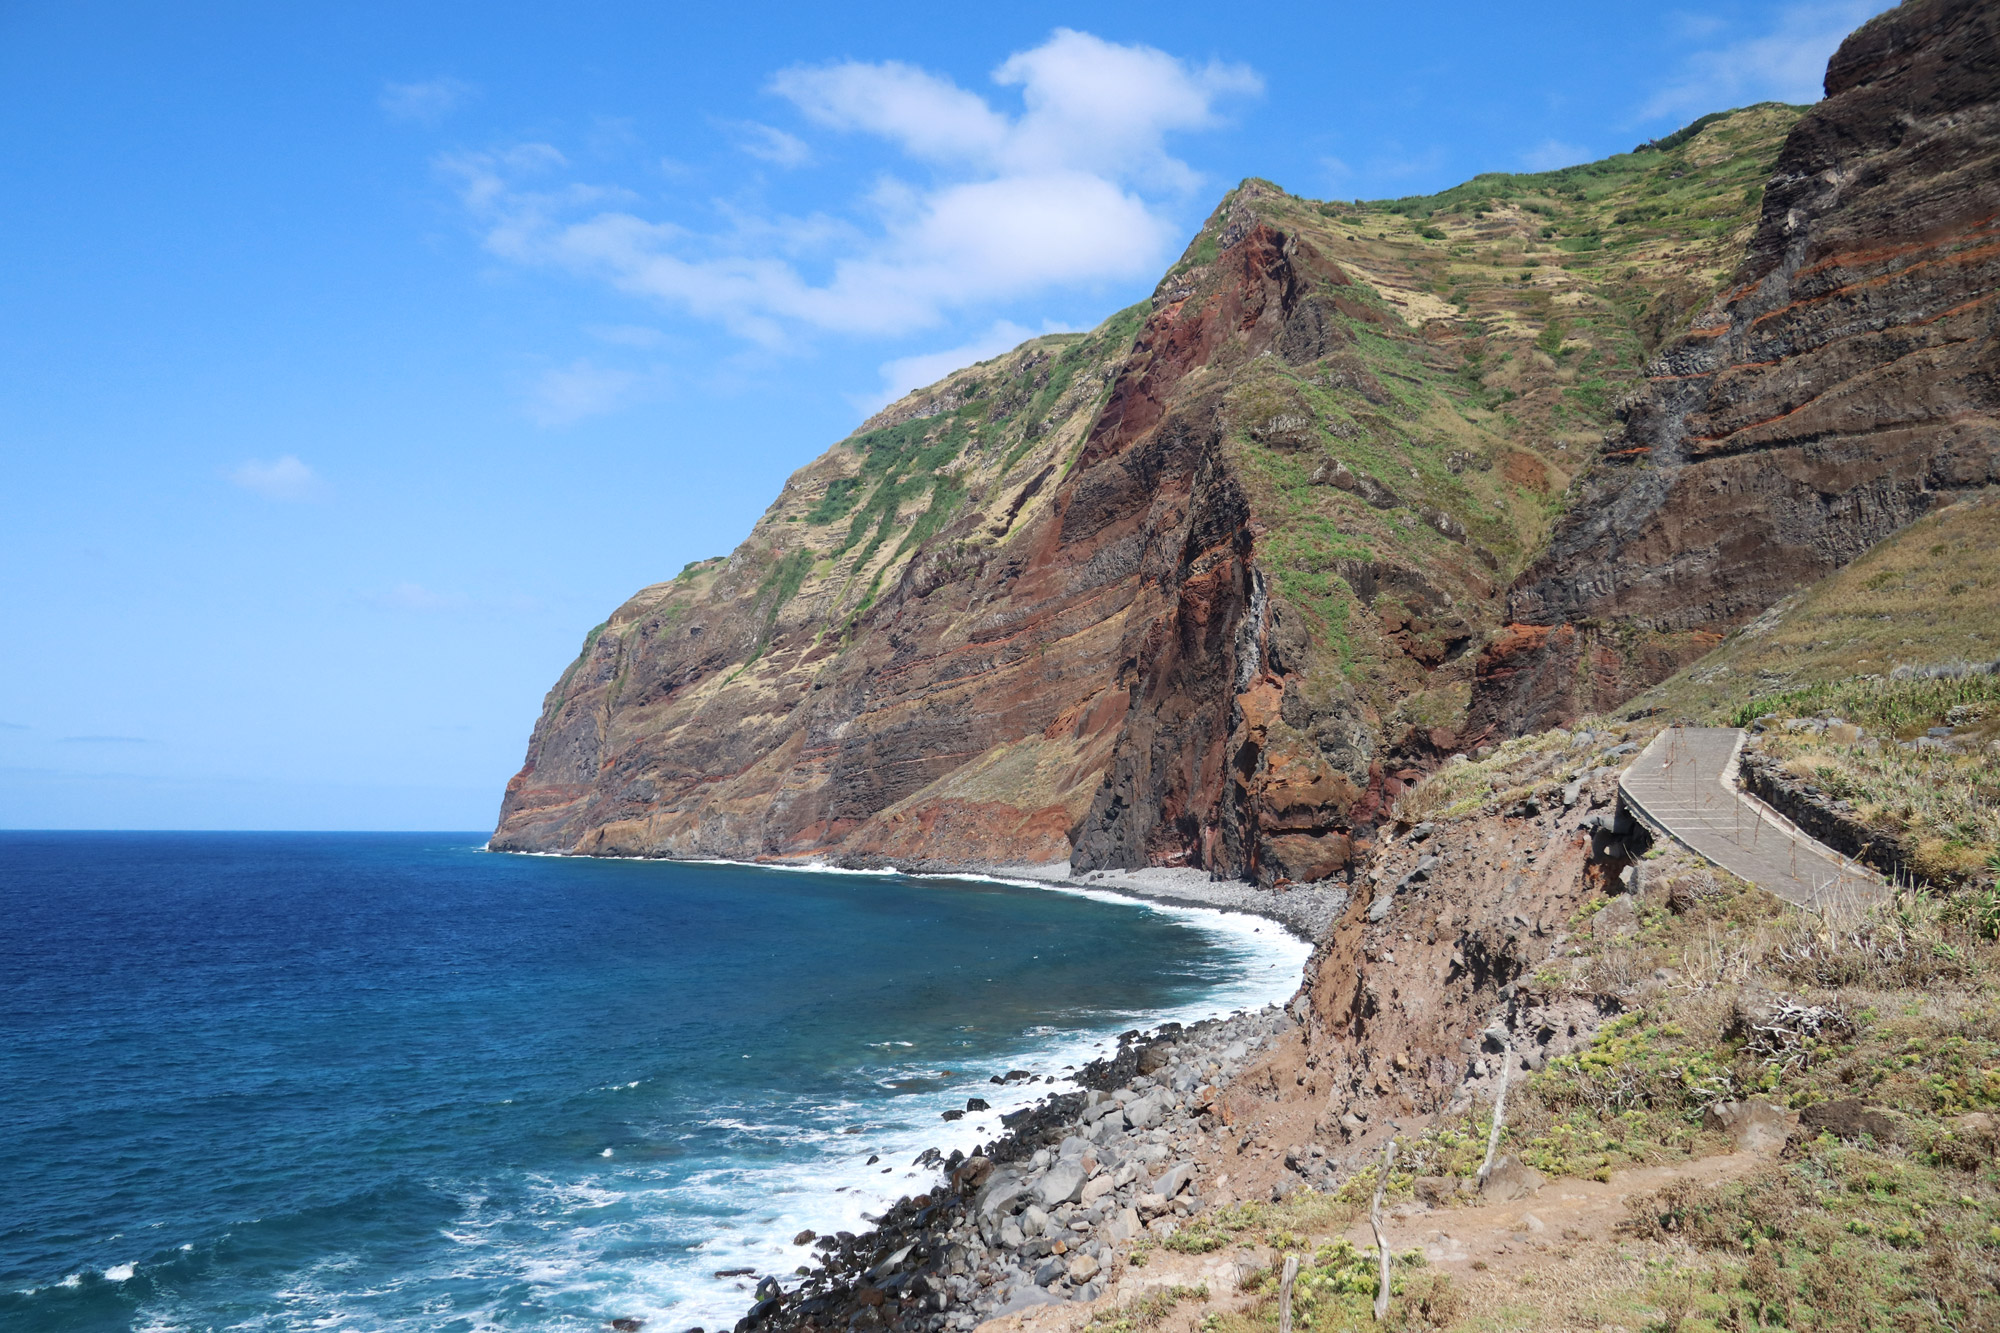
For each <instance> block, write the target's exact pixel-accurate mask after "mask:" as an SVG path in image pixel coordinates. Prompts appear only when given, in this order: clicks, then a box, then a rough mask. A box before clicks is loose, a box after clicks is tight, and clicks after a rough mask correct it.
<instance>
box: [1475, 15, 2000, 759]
mask: <svg viewBox="0 0 2000 1333" xmlns="http://www.w3.org/2000/svg"><path fill="white" fill-rule="evenodd" d="M1826 94H1827V96H1826V100H1825V101H1823V102H1821V103H1819V104H1818V105H1817V106H1815V107H1814V108H1813V109H1812V110H1811V111H1809V112H1808V113H1807V114H1806V115H1805V117H1804V118H1803V119H1801V120H1800V121H1799V122H1798V124H1797V126H1796V127H1795V128H1794V129H1793V130H1792V131H1791V134H1790V135H1789V137H1788V138H1787V139H1786V141H1785V146H1784V149H1783V152H1782V153H1781V154H1780V156H1779V159H1778V164H1777V169H1776V173H1775V174H1774V175H1773V177H1772V178H1771V181H1770V183H1769V185H1768V187H1767V189H1766V191H1765V194H1764V201H1763V212H1762V216H1761V219H1760V222H1759V225H1758V227H1757V230H1756V232H1755V234H1754V235H1753V236H1752V238H1751V240H1750V243H1749V246H1748V249H1747V252H1746V254H1745V256H1744V259H1743V262H1742V265H1741V267H1740V269H1739V271H1738V273H1737V274H1736V277H1735V279H1734V281H1733V282H1732V283H1731V284H1730V286H1729V287H1728V289H1727V290H1726V291H1725V292H1724V293H1723V294H1722V295H1721V296H1720V297H1719V298H1718V299H1717V300H1715V301H1714V302H1713V303H1712V304H1711V305H1709V306H1708V308H1706V309H1705V310H1703V311H1701V312H1700V313H1699V314H1697V315H1696V317H1695V319H1694V327H1693V328H1691V329H1690V330H1689V331H1688V332H1687V333H1686V334H1684V335H1683V336H1682V337H1680V338H1679V339H1677V340H1676V341H1674V342H1673V343H1671V344H1670V345H1669V346H1668V347H1666V348H1665V350H1663V351H1662V352H1661V353H1660V354H1659V355H1658V356H1657V357H1656V358H1655V359H1654V361H1653V363H1652V365H1651V366H1650V367H1649V373H1648V383H1647V385H1646V387H1645V390H1644V391H1643V392H1642V393H1640V394H1638V395H1637V396H1636V397H1634V398H1633V399H1632V400H1631V401H1630V402H1629V403H1628V404H1627V405H1626V406H1625V407H1624V409H1623V411H1622V415H1623V417H1624V421H1625V425H1624V430H1623V432H1622V434H1620V435H1618V436H1616V437H1615V438H1614V439H1612V440H1611V441H1610V442H1609V443H1607V444H1606V446H1605V456H1604V458H1603V459H1602V461H1601V462H1600V464H1599V465H1598V467H1597V468H1596V469H1595V470H1594V471H1593V472H1592V473H1591V474H1589V475H1588V476H1587V478H1586V480H1585V482H1584V484H1583V485H1582V486H1581V487H1580V488H1579V491H1578V493H1577V494H1576V495H1575V496H1574V497H1573V498H1572V501H1571V504H1570V507H1569V509H1568V512H1567V513H1566V515H1565V516H1564V518H1563V520H1562V521H1561V523H1560V524H1559V525H1558V527H1557V529H1556V532H1555V534H1554V536H1553V538H1552V539H1551V541H1550V543H1549V545H1548V548H1547V550H1546V551H1545V552H1544V553H1543V554H1542V555H1541V556H1540V557H1539V558H1538V559H1537V560H1536V561H1535V562H1534V564H1533V565H1532V566H1531V567H1530V568H1529V569H1528V570H1527V571H1526V572H1525V573H1524V574H1522V576H1521V577H1520V578H1519V579H1518V581H1517V582H1516V583H1515V585H1514V588H1513V591H1512V593H1511V596H1510V598H1509V617H1510V620H1511V621H1512V622H1513V623H1512V624H1510V625H1509V626H1508V627H1507V628H1506V629H1505V631H1504V632H1502V633H1500V634H1499V635H1497V636H1495V637H1494V638H1493V639H1492V640H1491V641H1490V642H1489V643H1488V645H1487V646H1486V648H1485V650H1484V652H1483V653H1482V656H1481V659H1480V662H1479V666H1478V685H1477V690H1476V695H1475V700H1474V706H1473V716H1472V719H1471V729H1472V731H1473V733H1474V734H1475V735H1476V736H1487V735H1495V734H1501V735H1510V734H1521V733H1525V732H1529V731H1535V730H1538V729H1541V728H1544V727H1548V726H1553V725H1558V724H1560V723H1562V722H1564V721H1566V720H1568V719H1569V718H1572V717H1574V716H1576V715H1578V714H1579V713H1582V712H1586V711H1590V710H1603V709H1606V708H1609V707H1612V706H1615V705H1617V704H1618V703H1620V702H1622V701H1623V700H1625V699H1627V698H1629V697H1630V696H1631V695H1633V694H1635V693H1637V692H1638V691H1640V690H1641V689H1644V688H1645V687H1647V686H1650V685H1652V684H1654V683H1655V682H1657V681H1659V680H1661V679H1664V678H1665V677H1666V676H1668V675H1671V674H1672V673H1673V672H1674V671H1676V670H1678V669H1679V668H1681V667H1683V666H1685V665H1687V664H1688V663H1689V662H1691V661H1693V660H1694V659H1695V658H1698V657H1700V656H1701V655H1702V654H1703V653H1705V652H1707V651H1708V650H1709V649H1710V648H1712V647H1714V646H1715V644H1716V643H1718V642H1719V641H1720V639H1721V636H1722V635H1723V634H1724V633H1725V632H1727V631H1728V630H1730V629H1732V628H1734V627H1735V626H1737V625H1739V624H1742V623H1744V622H1745V621H1747V620H1749V619H1751V618H1753V617H1754V616H1756V615H1757V614H1758V613H1759V612H1760V611H1762V610H1763V609H1764V608H1766V607H1768V606H1770V605H1771V604H1772V603H1773V602H1775V601H1777V600H1778V598H1780V597H1781V596H1783V595H1785V594H1787V593H1789V592H1792V591H1794V590H1795V589H1798V588H1800V587H1802V586H1804V585H1806V584H1808V583H1810V582H1812V581H1814V580H1816V579H1819V578H1821V577H1823V576H1825V575H1826V574H1828V573H1829V572H1831V571H1833V570H1835V569H1837V568H1839V567H1840V566H1841V565H1844V564H1845V563H1846V562H1848V561H1849V560H1852V559H1854V558H1855V557H1856V556H1858V555H1860V554H1861V553H1862V552H1864V551H1866V550H1867V549H1868V548H1869V547H1870V546H1872V545H1873V544H1875V543H1876V542H1879V541H1881V540H1882V539H1883V538H1885V537H1887V536H1889V535H1890V534H1891V533H1893V532H1895V531H1896V530H1897V529H1899V528H1901V527H1902V526H1904V525H1905V524H1907V523H1909V522H1910V521H1911V520H1913V519H1915V518H1918V517H1921V516H1922V515H1923V514H1925V513H1926V512H1928V511H1929V510H1930V509H1931V508H1932V507H1933V506H1934V505H1935V504H1937V503H1938V500H1939V497H1940V496H1945V495H1949V494H1950V493H1952V492H1958V491H1964V490H1967V489H1970V488H1974V487H1980V486H1984V485H1987V484H1989V483H1991V482H1994V481H2000V338H1996V336H1995V335H1996V333H1997V332H2000V324H1997V323H1996V319H2000V315H1997V314H1996V312H2000V100H1997V99H2000V11H1996V10H1995V9H1994V7H1993V6H1992V5H1991V4H1988V3H1983V0H1910V2H1909V3H1905V4H1903V5H1901V6H1899V7H1898V8H1896V9H1893V10H1891V11H1889V12H1888V13H1886V14H1883V15H1881V16H1879V17H1877V18H1876V19H1874V20H1872V21H1871V22H1869V23H1868V24H1866V25H1865V26H1863V27H1862V28H1861V29H1859V30H1858V31H1856V32H1855V33H1854V34H1852V35H1851V36H1850V37H1849V38H1848V39H1847V41H1846V42H1845V43H1844V44H1843V45H1842V46H1841V48H1840V51H1839V53H1838V54H1836V55H1835V56H1834V58H1833V60H1832V62H1831V64H1830V65H1829V67H1828V69H1827V74H1826Z"/></svg>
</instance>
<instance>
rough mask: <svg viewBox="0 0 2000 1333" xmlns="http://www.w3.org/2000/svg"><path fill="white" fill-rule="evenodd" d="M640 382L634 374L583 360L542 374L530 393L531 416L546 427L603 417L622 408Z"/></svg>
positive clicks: (580, 359) (529, 408)
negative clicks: (587, 418)
mask: <svg viewBox="0 0 2000 1333" xmlns="http://www.w3.org/2000/svg"><path fill="white" fill-rule="evenodd" d="M640 379H641V376H639V375H637V374H635V373H634V372H632V371H629V370H617V369H613V368H611V367H607V366H598V365H593V364H592V363H591V362H590V361H589V360H588V359H587V358H579V359H578V360H576V361H574V362H571V363H570V364H569V365H567V366H563V367H560V368H556V369H551V370H545V371H543V372H542V374H541V377H540V378H539V379H537V380H536V381H535V384H534V387H533V388H532V389H531V390H530V391H529V395H528V415H529V417H530V418H532V419H533V420H534V421H535V423H536V424H537V425H542V426H567V425H569V424H570V423H571V422H574V421H581V420H583V419H584V418H585V417H595V416H602V415H604V414H605V413H606V412H613V411H616V410H617V409H618V408H620V407H622V406H623V405H624V404H625V402H626V399H627V397H628V395H629V394H630V393H631V391H632V390H633V389H634V388H635V387H636V386H637V385H638V384H639V382H640Z"/></svg>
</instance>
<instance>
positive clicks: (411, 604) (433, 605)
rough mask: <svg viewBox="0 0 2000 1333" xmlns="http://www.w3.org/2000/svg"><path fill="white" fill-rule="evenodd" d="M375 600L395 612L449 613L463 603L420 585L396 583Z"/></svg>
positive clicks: (460, 599)
mask: <svg viewBox="0 0 2000 1333" xmlns="http://www.w3.org/2000/svg"><path fill="white" fill-rule="evenodd" d="M375 600H376V601H378V602H380V603H381V604H382V605H383V606H387V607H391V608H393V609H395V610H397V611H450V610H453V609H455V608H457V607H458V606H459V605H460V604H461V602H462V601H463V599H462V598H458V597H451V596H447V595H446V594H444V593H438V592H432V591H431V590H430V589H429V588H426V587H425V586H424V585H423V584H421V583H398V584H397V585H396V586H395V587H393V588H391V589H389V590H388V591H387V592H385V593H383V594H381V595H380V596H379V597H378V598H376V599H375Z"/></svg>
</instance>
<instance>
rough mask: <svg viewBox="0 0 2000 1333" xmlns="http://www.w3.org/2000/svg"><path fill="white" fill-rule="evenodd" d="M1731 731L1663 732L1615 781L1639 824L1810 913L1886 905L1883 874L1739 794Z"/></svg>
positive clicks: (1736, 737) (1739, 738)
mask: <svg viewBox="0 0 2000 1333" xmlns="http://www.w3.org/2000/svg"><path fill="white" fill-rule="evenodd" d="M1742 748H1743V732H1742V731H1741V730H1740V729H1738V728H1736V727H1668V728H1667V729H1666V730H1665V731H1663V732H1661V733H1660V734H1659V735H1658V736H1656V737H1655V738H1654V739H1653V743H1652V744H1651V745H1648V746H1647V747H1646V748H1645V749H1644V750H1643V751H1641V752H1640V754H1639V757H1638V758H1637V759H1635V760H1633V761H1632V766H1631V767H1630V768H1628V769H1626V770H1625V771H1624V773H1622V774H1620V775H1619V778H1618V788H1619V790H1620V791H1621V792H1623V793H1624V796H1625V803H1626V805H1627V806H1629V807H1630V808H1631V809H1632V810H1633V811H1634V812H1635V813H1636V814H1637V815H1638V816H1639V817H1640V818H1641V819H1643V820H1644V821H1645V822H1646V823H1648V824H1650V825H1652V826H1653V828H1654V830H1655V831H1656V832H1663V833H1666V834H1667V835H1669V836H1670V837H1672V838H1674V839H1675V840H1677V841H1679V842H1681V843H1684V844H1686V845H1687V846H1688V847H1690V848H1692V849H1693V850H1694V851H1696V852H1698V853H1700V854H1701V855H1702V856H1705V857H1707V858H1708V859H1709V860H1710V861H1713V862H1714V863H1715V864H1716V865H1719V866H1721V867H1722V868H1723V869H1724V870H1727V871H1728V872H1729V873H1730V874H1732V875H1735V876H1736V877H1737V878H1738V879H1747V880H1749V881H1750V882H1751V883H1752V884H1756V885H1758V886H1760V887H1762V888H1765V889H1769V890H1770V891H1771V892H1772V893H1775V894H1777V895H1778V896H1779V897H1780V898H1783V899H1785V900H1787V901H1788V902H1794V903H1797V904H1798V905H1799V906H1801V907H1810V908H1812V909H1813V910H1814V911H1825V910H1826V909H1827V908H1830V907H1842V908H1846V909H1848V910H1854V909H1858V908H1863V907H1867V906H1868V905H1870V904H1872V903H1877V902H1881V901H1883V900H1885V899H1886V898H1888V896H1889V890H1888V887H1887V886H1886V885H1885V884H1884V883H1883V882H1882V879H1881V877H1880V876H1878V875H1877V874H1875V872H1874V871H1872V870H1870V869H1868V867H1866V866H1864V865H1862V864H1860V863H1859V862H1857V861H1852V860H1849V859H1848V858H1846V857H1844V856H1842V855H1840V854H1839V853H1838V852H1836V851H1834V850H1833V849H1832V848H1830V847H1828V846H1826V845H1825V844H1824V843H1821V842H1816V841H1814V840H1813V839H1812V838H1809V837H1807V836H1806V835H1805V834H1803V833H1801V832H1799V830H1798V829H1796V828H1794V827H1793V826H1792V825H1791V824H1790V823H1789V822H1788V821H1785V820H1783V819H1781V818H1780V817H1779V816H1778V815H1777V814H1775V813H1774V812H1773V811H1772V810H1771V809H1770V807H1769V806H1766V805H1765V804H1764V803H1763V802H1761V801H1755V800H1752V799H1750V798H1749V797H1746V796H1745V795H1744V794H1743V793H1742V792H1740V791H1738V790H1737V788H1736V757H1737V754H1738V753H1739V752H1740V751H1741V750H1742Z"/></svg>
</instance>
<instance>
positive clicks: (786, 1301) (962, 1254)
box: [736, 886, 1296, 1333]
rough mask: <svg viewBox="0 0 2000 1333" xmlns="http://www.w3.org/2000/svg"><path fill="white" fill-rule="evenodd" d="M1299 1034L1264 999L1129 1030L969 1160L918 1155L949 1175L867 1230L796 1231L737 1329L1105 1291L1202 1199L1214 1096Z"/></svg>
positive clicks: (931, 1326) (958, 1322) (991, 1308)
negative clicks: (1132, 1258)
mask: <svg viewBox="0 0 2000 1333" xmlns="http://www.w3.org/2000/svg"><path fill="white" fill-rule="evenodd" d="M1093 887H1095V886H1093ZM1295 1028H1296V1024H1295V1022H1294V1020H1293V1018H1292V1017H1291V1016H1290V1015H1289V1014H1288V1013H1286V1012H1285V1011H1284V1010H1283V1009H1281V1008H1279V1007H1278V1006H1276V1005H1271V1006H1267V1007H1265V1008H1263V1009H1258V1010H1253V1011H1249V1012H1245V1013H1238V1014H1235V1015H1232V1016H1230V1017H1228V1018H1221V1019H1211V1020H1208V1021H1205V1022H1201V1023H1196V1024H1192V1025H1189V1026H1187V1027H1182V1026H1180V1025H1178V1024H1166V1025H1164V1026H1162V1027H1161V1028H1160V1029H1158V1030H1157V1031H1156V1032H1153V1033H1151V1034H1142V1033H1139V1032H1128V1033H1126V1034H1124V1035H1123V1036H1122V1037H1120V1039H1119V1044H1118V1053H1117V1054H1116V1055H1115V1056H1112V1057H1109V1058H1107V1059H1101V1060H1095V1061H1092V1062H1091V1063H1090V1064H1089V1065H1086V1066H1084V1067H1083V1068H1082V1069H1080V1070H1078V1071H1077V1072H1076V1073H1075V1074H1074V1075H1073V1076H1072V1077H1073V1080H1074V1081H1075V1082H1076V1083H1077V1084H1079V1085H1080V1086H1081V1088H1082V1090H1081V1091H1077V1092H1063V1093H1055V1094H1051V1095H1049V1096H1046V1097H1044V1098H1043V1099H1041V1100H1040V1101H1038V1102H1036V1103H1034V1104H1033V1105H1031V1106H1028V1107H1024V1108H1023V1109H1022V1110H1020V1111H1018V1112H1015V1113H1013V1114H1012V1115H1009V1116H1007V1117H1004V1120H1005V1123H1006V1124H1007V1133H1006V1134H1004V1135H1002V1136H1001V1137H1000V1138H999V1139H997V1140H995V1141H994V1142H992V1143H990V1144H987V1145H985V1146H984V1147H983V1148H981V1149H980V1150H979V1151H978V1152H976V1153H974V1154H972V1155H970V1156H966V1155H964V1154H962V1153H960V1152H956V1151H954V1152H953V1153H952V1154H951V1155H950V1156H949V1157H943V1156H941V1155H940V1154H939V1153H938V1152H937V1150H936V1149H931V1150H929V1151H927V1152H925V1153H923V1154H922V1155H920V1156H919V1157H918V1158H917V1162H916V1164H917V1165H925V1166H935V1167H937V1168H938V1169H939V1171H940V1174H941V1176H942V1179H941V1180H940V1182H939V1183H938V1184H937V1185H936V1186H934V1187H933V1188H931V1189H929V1190H925V1191H921V1192H919V1193H917V1194H914V1195H911V1196H909V1197H908V1198H905V1199H902V1200H899V1201H898V1202H897V1203H896V1204H895V1205H894V1206H892V1207H891V1208H889V1209H888V1210H887V1211H886V1212H885V1213H884V1214H883V1215H882V1216H881V1217H879V1218H878V1219H875V1220H876V1226H875V1228H874V1229H873V1230H872V1231H869V1232H866V1233H863V1234H860V1235H856V1234H852V1233H849V1232H840V1233H838V1234H836V1235H832V1236H815V1235H813V1234H812V1233H811V1232H801V1233H800V1234H799V1235H798V1237H796V1238H795V1240H794V1243H795V1244H796V1245H797V1246H799V1247H800V1253H801V1257H802V1258H805V1259H807V1262H804V1263H801V1264H800V1265H799V1266H798V1268H797V1269H795V1270H794V1271H793V1272H792V1273H791V1274H790V1275H787V1276H783V1277H781V1276H779V1275H776V1274H772V1275H769V1276H766V1277H764V1278H763V1279H762V1280H761V1281H760V1282H759V1283H758V1286H757V1295H758V1300H757V1303H756V1304H755V1305H754V1306H752V1307H751V1309H750V1312H749V1313H748V1314H747V1315H746V1316H745V1317H744V1318H743V1319H742V1320H740V1321H739V1322H738V1323H737V1325H736V1328H737V1330H738V1333H750V1330H752V1329H761V1330H770V1331H771V1333H816V1331H818V1330H832V1329H836V1328H854V1329H894V1330H897V1331H898V1333H945V1330H951V1331H952V1333H964V1330H969V1329H971V1328H973V1327H974V1326H976V1325H978V1324H980V1323H982V1322H984V1321H986V1320H988V1319H992V1318H995V1317H997V1316H1000V1315H1003V1314H1011V1313H1014V1312H1016V1311H1020V1310H1026V1309H1031V1308H1033V1307H1035V1306H1037V1305H1046V1304H1050V1303H1054V1302H1071V1301H1074V1302H1084V1301H1091V1300H1095V1299H1097V1298H1098V1297H1099V1296H1102V1295H1103V1294H1104V1293H1105V1292H1106V1291H1107V1290H1108V1289H1110V1286H1111V1284H1112V1282H1113V1281H1114V1277H1115V1274H1116V1273H1117V1271H1118V1268H1119V1266H1120V1261H1121V1259H1122V1257H1123V1256H1124V1255H1125V1254H1126V1253H1127V1252H1129V1249H1130V1247H1131V1246H1132V1245H1133V1243H1135V1242H1137V1241H1138V1240H1140V1239H1141V1238H1146V1237H1150V1238H1152V1239H1155V1240H1158V1239H1163V1238H1165V1237H1166V1236H1169V1235H1171V1234H1173V1232H1174V1231H1175V1230H1176V1229H1178V1227H1179V1226H1180V1225H1181V1224H1182V1223H1183V1222H1184V1221H1185V1219H1186V1218H1188V1217H1190V1216H1192V1215H1193V1214H1195V1213H1197V1212H1199V1211H1200V1210H1201V1209H1202V1208H1203V1207H1204V1206H1205V1205H1206V1204H1207V1203H1208V1202H1209V1200H1207V1199H1205V1198H1204V1197H1203V1190H1204V1186H1205V1182H1204V1181H1203V1180H1202V1179H1201V1178H1200V1168H1199V1165H1198V1152H1199V1149H1200V1148H1201V1147H1202V1146H1203V1145H1204V1144H1205V1143H1206V1142H1207V1139H1208V1138H1209V1136H1210V1135H1212V1134H1214V1133H1216V1132H1218V1131H1219V1130H1220V1129H1221V1127H1222V1126H1221V1121H1220V1119H1219V1117H1218V1114H1217V1099H1218V1097H1219V1095H1220V1093H1221V1092H1222V1090H1223V1089H1224V1088H1226V1087H1227V1086H1228V1085H1229V1083H1230V1082H1231V1080H1232V1079H1234V1078H1235V1077H1237V1076H1238V1075H1239V1074H1241V1073H1242V1072H1244V1071H1245V1070H1246V1069H1248V1068H1249V1067H1250V1066H1251V1064H1252V1063H1253V1062H1254V1061H1255V1059H1256V1057H1257V1055H1258V1054H1259V1053H1260V1052H1262V1051H1263V1050H1265V1049H1266V1048H1267V1047H1268V1046H1270V1045H1271V1043H1272V1042H1273V1041H1275V1040H1276V1039H1278V1038H1279V1037H1281V1036H1283V1035H1284V1034H1287V1033H1290V1032H1292V1031H1294V1030H1295ZM1006 1077H1007V1079H1018V1078H1024V1077H1028V1075H1026V1074H1024V1073H1021V1072H1019V1071H1015V1072H1012V1073H1010V1074H1008V1075H1007V1076H1006ZM995 1081H996V1082H1000V1081H1005V1080H1002V1079H1000V1078H998V1077H997V1076H996V1079H995ZM975 1109H976V1108H975Z"/></svg>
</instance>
